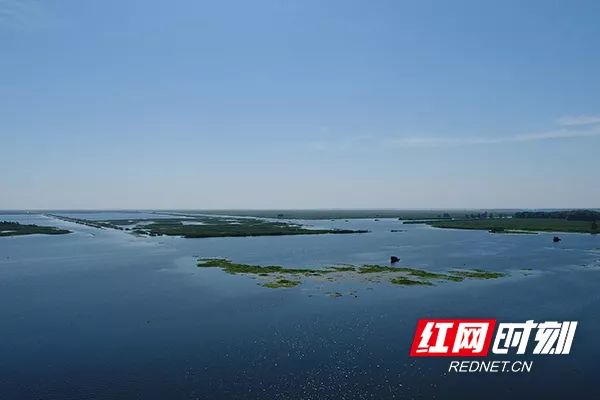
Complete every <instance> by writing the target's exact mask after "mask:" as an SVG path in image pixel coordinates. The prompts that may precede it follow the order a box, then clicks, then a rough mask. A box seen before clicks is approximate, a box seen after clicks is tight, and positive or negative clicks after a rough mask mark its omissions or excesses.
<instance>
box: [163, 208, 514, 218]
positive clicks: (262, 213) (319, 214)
mask: <svg viewBox="0 0 600 400" xmlns="http://www.w3.org/2000/svg"><path fill="white" fill-rule="evenodd" d="M515 211H517V210H472V209H465V210H456V209H455V210H377V209H364V210H326V209H322V210H177V211H174V212H177V213H185V214H196V215H198V214H208V215H232V216H238V217H259V218H282V219H353V218H400V219H405V220H412V219H430V218H464V217H465V215H471V214H473V215H479V214H480V213H483V212H486V213H494V215H498V214H501V215H505V216H510V215H512V214H513V213H514V212H515Z"/></svg>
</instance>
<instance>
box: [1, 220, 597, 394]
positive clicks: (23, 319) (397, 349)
mask: <svg viewBox="0 0 600 400" xmlns="http://www.w3.org/2000/svg"><path fill="white" fill-rule="evenodd" d="M113 214H114V213H111V215H113ZM117 214H118V213H117ZM71 216H75V217H78V216H79V217H83V218H85V216H84V215H81V214H79V215H71ZM119 216H120V215H113V216H111V218H118V217H119ZM123 218H131V217H130V216H125V217H123ZM0 219H6V220H13V221H19V222H23V223H37V224H41V225H53V226H58V227H64V228H67V229H70V230H72V231H74V233H72V234H69V235H57V236H49V235H48V236H43V235H32V236H24V237H7V238H0V318H1V325H0V398H1V399H133V398H141V399H167V398H168V399H223V398H236V399H244V398H247V399H255V398H273V399H294V398H302V399H316V398H326V399H327V398H330V399H344V398H346V399H355V398H356V399H363V398H364V399H371V398H376V399H382V398H481V397H483V396H485V397H488V398H505V397H506V396H513V397H529V398H548V397H553V398H557V397H569V396H570V395H572V393H581V394H582V395H584V394H585V397H587V398H594V397H598V396H600V389H598V388H597V385H596V384H595V376H596V374H595V367H596V359H597V357H598V356H600V346H599V345H598V344H597V343H598V342H597V332H600V319H599V318H598V316H599V311H598V310H599V309H600V294H599V292H598V287H599V284H600V273H599V271H600V251H598V248H600V237H599V236H592V235H579V234H560V236H561V237H562V238H563V241H562V242H560V243H558V244H554V243H552V240H551V239H552V236H553V234H539V235H491V234H488V233H487V232H482V231H462V230H441V229H434V228H430V227H427V226H424V225H402V224H401V223H400V222H399V221H397V220H391V219H382V220H380V221H374V220H366V219H365V220H350V221H349V222H345V221H344V220H336V221H322V220H318V221H298V222H301V223H303V224H308V225H313V226H315V227H336V228H347V229H369V230H371V231H372V232H371V233H368V234H359V235H316V236H310V235H309V236H279V237H249V238H214V239H181V238H173V237H154V238H144V237H135V236H133V235H129V234H127V233H125V232H120V231H115V230H99V229H96V228H92V227H87V226H83V225H77V224H73V223H69V222H65V221H59V220H56V219H52V218H48V217H44V216H41V215H12V216H11V215H3V216H1V217H0ZM391 229H406V232H394V233H392V232H390V230H391ZM391 255H396V256H398V257H400V258H401V263H400V264H401V265H405V266H412V267H418V268H426V269H428V270H439V271H447V270H448V269H450V268H456V267H462V268H478V267H479V268H484V269H490V270H498V271H506V272H509V273H510V277H508V278H503V279H497V280H490V281H465V282H461V283H441V284H438V285H437V286H435V287H401V286H393V285H387V284H367V283H365V282H357V281H352V280H349V281H338V282H335V283H324V282H319V281H307V282H305V283H304V284H302V285H300V286H298V287H297V288H293V289H280V290H273V289H267V288H263V287H261V286H259V285H258V284H257V281H256V280H254V279H252V278H251V277H245V276H231V275H228V274H225V273H223V272H222V271H220V270H218V269H213V268H207V269H202V268H197V267H195V259H196V257H197V256H199V257H204V256H207V257H210V256H218V257H228V258H231V259H232V260H234V261H239V262H243V263H257V264H279V265H286V266H298V267H320V266H326V265H330V264H335V263H352V264H363V263H379V264H385V263H387V260H389V257H390V256H391ZM523 268H533V269H534V271H531V272H529V271H522V269H523ZM329 291H339V292H341V293H343V294H344V295H343V296H342V297H339V298H332V297H330V296H328V295H327V294H326V292H329ZM354 291H355V293H356V296H357V297H354V296H353V295H349V293H350V292H354ZM425 317H445V318H452V317H471V318H477V317H481V318H497V319H498V320H501V321H509V322H513V321H514V322H521V321H524V320H527V319H535V320H559V321H560V320H579V321H580V323H579V327H578V329H577V333H576V335H575V340H574V343H573V348H572V351H571V354H570V355H568V356H553V357H552V356H546V357H543V356H537V357H536V356H530V355H528V356H527V357H525V359H528V360H533V361H534V365H533V370H532V372H531V373H529V374H508V375H506V374H464V375H460V374H448V373H447V372H446V371H447V367H448V362H449V360H447V359H411V358H409V357H408V349H409V347H410V344H411V341H412V335H413V333H414V329H415V324H416V320H417V319H418V318H425ZM514 358H515V357H513V359H514Z"/></svg>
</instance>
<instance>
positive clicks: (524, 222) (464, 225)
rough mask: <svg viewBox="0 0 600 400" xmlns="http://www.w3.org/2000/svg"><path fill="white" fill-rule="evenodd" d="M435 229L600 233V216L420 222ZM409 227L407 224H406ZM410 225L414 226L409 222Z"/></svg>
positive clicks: (542, 214)
mask: <svg viewBox="0 0 600 400" xmlns="http://www.w3.org/2000/svg"><path fill="white" fill-rule="evenodd" d="M420 222H421V223H425V224H427V225H431V226H433V227H436V228H453V229H479V230H488V231H490V232H491V233H521V234H523V233H534V232H577V233H592V234H597V233H600V229H599V228H598V226H599V225H600V212H598V211H593V210H570V211H539V212H538V211H523V212H517V213H515V214H514V215H513V216H512V217H511V218H499V217H497V216H494V215H493V214H491V215H490V214H488V213H484V214H478V215H476V216H470V215H467V216H465V217H463V218H460V219H451V220H424V221H420ZM405 223H407V222H405ZM410 223H415V222H414V221H410Z"/></svg>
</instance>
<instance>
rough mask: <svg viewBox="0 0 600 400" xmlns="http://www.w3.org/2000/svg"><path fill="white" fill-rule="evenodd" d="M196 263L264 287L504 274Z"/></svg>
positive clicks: (368, 266) (381, 267)
mask: <svg viewBox="0 0 600 400" xmlns="http://www.w3.org/2000/svg"><path fill="white" fill-rule="evenodd" d="M197 266H198V267H202V268H220V269H221V270H223V271H224V272H226V273H228V274H232V275H236V274H244V275H250V276H255V277H257V278H259V279H262V280H265V282H263V283H261V285H262V286H264V287H267V288H290V287H295V286H298V285H299V284H300V283H301V281H300V280H299V279H300V277H305V278H311V279H318V278H319V277H323V276H325V275H326V276H328V278H327V280H328V281H334V280H336V279H337V280H339V279H351V278H361V277H365V276H369V279H368V281H370V282H373V281H374V280H373V279H372V278H373V277H375V278H378V279H380V280H381V279H387V280H388V281H389V282H390V283H392V284H394V285H403V286H414V285H424V286H433V285H434V282H436V281H450V282H462V281H464V280H465V279H495V278H501V277H503V276H505V275H506V274H504V273H501V272H492V271H486V270H483V269H469V270H465V269H454V270H451V271H449V272H448V273H438V272H430V271H426V270H423V269H417V268H408V267H394V266H386V265H377V264H366V265H362V266H354V265H343V266H331V267H326V268H318V269H317V268H286V267H283V266H280V265H264V266H261V265H252V264H240V263H235V262H232V261H231V260H228V259H226V258H200V259H198V262H197ZM265 278H266V279H265ZM388 278H389V279H388Z"/></svg>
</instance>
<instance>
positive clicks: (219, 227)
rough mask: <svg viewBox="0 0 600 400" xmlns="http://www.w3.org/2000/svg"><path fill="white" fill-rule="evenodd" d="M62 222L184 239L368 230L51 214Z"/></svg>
mask: <svg viewBox="0 0 600 400" xmlns="http://www.w3.org/2000/svg"><path fill="white" fill-rule="evenodd" d="M49 216H51V217H54V218H58V219H61V220H63V221H68V222H74V223H77V224H83V225H86V226H91V227H94V228H99V229H105V228H108V229H117V230H121V231H128V232H129V233H133V234H136V235H145V236H162V235H165V236H181V237H184V238H214V237H245V236H283V235H320V234H352V233H367V232H369V231H367V230H352V229H311V228H307V227H304V226H302V225H298V224H293V223H288V222H282V221H268V220H264V219H258V218H236V217H217V216H203V215H195V216H187V215H181V216H179V217H173V218H171V217H165V218H155V219H114V220H103V221H96V220H88V219H81V218H72V217H65V216H61V215H55V214H49Z"/></svg>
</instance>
